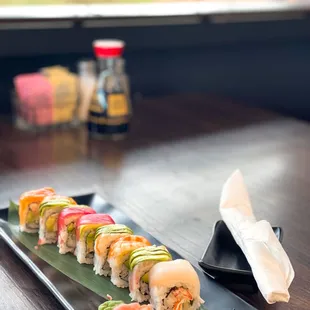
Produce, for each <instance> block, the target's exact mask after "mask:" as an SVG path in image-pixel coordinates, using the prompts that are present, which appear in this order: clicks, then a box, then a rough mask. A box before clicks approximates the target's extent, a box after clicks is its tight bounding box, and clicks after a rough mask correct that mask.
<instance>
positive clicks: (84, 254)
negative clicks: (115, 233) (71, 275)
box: [74, 214, 115, 264]
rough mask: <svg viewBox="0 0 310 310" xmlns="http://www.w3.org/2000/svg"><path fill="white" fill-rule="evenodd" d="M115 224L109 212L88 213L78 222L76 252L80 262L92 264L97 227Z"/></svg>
mask: <svg viewBox="0 0 310 310" xmlns="http://www.w3.org/2000/svg"><path fill="white" fill-rule="evenodd" d="M110 224H115V222H114V220H113V219H112V217H111V216H110V215H108V214H87V215H83V216H81V217H80V218H79V219H78V221H77V223H76V248H75V252H74V254H75V255H76V258H77V260H78V262H79V263H80V264H92V263H93V259H94V241H95V233H96V229H97V228H99V227H101V226H105V225H110Z"/></svg>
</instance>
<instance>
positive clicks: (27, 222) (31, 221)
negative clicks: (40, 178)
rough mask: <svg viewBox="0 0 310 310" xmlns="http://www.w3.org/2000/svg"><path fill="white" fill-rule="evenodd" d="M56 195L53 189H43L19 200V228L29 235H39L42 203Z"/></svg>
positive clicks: (28, 193)
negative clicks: (47, 197) (48, 197)
mask: <svg viewBox="0 0 310 310" xmlns="http://www.w3.org/2000/svg"><path fill="white" fill-rule="evenodd" d="M51 195H55V190H54V189H53V188H51V187H43V188H40V189H36V190H32V191H29V192H25V193H23V194H22V195H21V196H20V198H19V208H18V213H19V228H20V231H24V232H27V233H37V232H38V231H39V222H40V213H39V207H40V203H41V202H42V200H43V199H44V198H45V197H46V196H51Z"/></svg>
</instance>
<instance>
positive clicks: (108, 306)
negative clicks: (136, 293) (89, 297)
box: [98, 300, 152, 310]
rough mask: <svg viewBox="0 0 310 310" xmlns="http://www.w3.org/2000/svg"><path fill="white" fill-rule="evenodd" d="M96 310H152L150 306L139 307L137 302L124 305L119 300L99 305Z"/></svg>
mask: <svg viewBox="0 0 310 310" xmlns="http://www.w3.org/2000/svg"><path fill="white" fill-rule="evenodd" d="M98 310H152V306H151V305H140V304H139V303H137V302H135V303H131V304H125V303H124V302H123V301H121V300H109V301H106V302H104V303H103V304H101V305H100V306H99V307H98Z"/></svg>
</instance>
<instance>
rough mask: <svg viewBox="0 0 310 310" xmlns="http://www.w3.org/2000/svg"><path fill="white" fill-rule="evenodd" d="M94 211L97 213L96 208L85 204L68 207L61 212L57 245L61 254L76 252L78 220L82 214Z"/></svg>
mask: <svg viewBox="0 0 310 310" xmlns="http://www.w3.org/2000/svg"><path fill="white" fill-rule="evenodd" d="M94 213H96V211H95V210H94V209H92V208H90V207H88V206H83V205H77V206H76V207H72V208H66V209H63V210H62V211H61V212H60V213H59V217H58V242H57V246H58V247H59V253H60V254H66V253H68V252H71V253H74V250H75V247H76V236H75V228H76V222H77V220H78V219H79V218H80V217H81V216H83V215H86V214H94Z"/></svg>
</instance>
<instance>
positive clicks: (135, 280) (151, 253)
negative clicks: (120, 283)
mask: <svg viewBox="0 0 310 310" xmlns="http://www.w3.org/2000/svg"><path fill="white" fill-rule="evenodd" d="M171 260H172V257H171V254H170V253H169V252H168V250H167V248H166V247H165V246H163V245H161V246H155V245H153V246H148V247H143V248H139V249H137V250H134V251H133V252H132V253H131V254H130V257H129V270H130V272H129V291H130V294H129V296H130V297H131V298H132V300H135V301H138V302H144V301H149V299H150V291H149V271H150V270H151V269H152V267H153V266H154V265H156V264H157V263H159V262H166V261H171Z"/></svg>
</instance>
